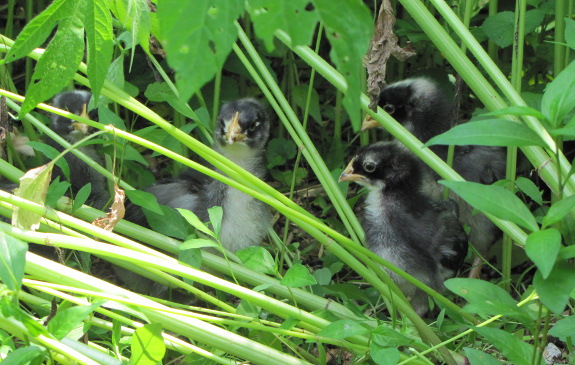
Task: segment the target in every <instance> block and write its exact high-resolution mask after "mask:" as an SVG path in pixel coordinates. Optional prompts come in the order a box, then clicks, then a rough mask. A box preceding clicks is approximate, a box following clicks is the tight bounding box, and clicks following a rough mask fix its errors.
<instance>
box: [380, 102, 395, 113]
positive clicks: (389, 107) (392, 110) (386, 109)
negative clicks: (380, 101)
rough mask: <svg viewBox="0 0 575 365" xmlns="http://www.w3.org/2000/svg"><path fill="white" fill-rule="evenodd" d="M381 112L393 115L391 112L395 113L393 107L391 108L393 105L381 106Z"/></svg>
mask: <svg viewBox="0 0 575 365" xmlns="http://www.w3.org/2000/svg"><path fill="white" fill-rule="evenodd" d="M383 110H385V112H386V113H387V114H390V115H391V114H393V112H395V106H393V104H385V105H384V106H383Z"/></svg>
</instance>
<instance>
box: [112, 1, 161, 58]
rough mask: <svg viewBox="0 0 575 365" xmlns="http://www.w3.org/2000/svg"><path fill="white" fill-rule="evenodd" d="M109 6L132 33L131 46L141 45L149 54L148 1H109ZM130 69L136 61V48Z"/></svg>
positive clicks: (149, 21) (149, 26) (149, 23)
mask: <svg viewBox="0 0 575 365" xmlns="http://www.w3.org/2000/svg"><path fill="white" fill-rule="evenodd" d="M107 3H108V6H109V8H110V10H111V11H112V13H114V15H115V16H116V18H117V19H118V20H119V21H120V22H121V23H122V24H123V25H124V26H125V27H126V28H127V29H128V30H129V31H130V33H131V36H132V37H131V38H132V39H131V44H132V45H135V44H136V43H139V44H140V46H141V47H142V49H143V50H144V51H145V52H146V53H149V48H150V44H149V39H150V29H151V20H150V8H149V5H148V2H147V1H146V0H107ZM131 50H132V56H131V59H130V69H131V68H132V63H133V61H134V47H131Z"/></svg>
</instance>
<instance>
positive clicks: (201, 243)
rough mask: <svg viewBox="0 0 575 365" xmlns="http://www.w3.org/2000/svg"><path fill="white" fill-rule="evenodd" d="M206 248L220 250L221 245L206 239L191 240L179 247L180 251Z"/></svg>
mask: <svg viewBox="0 0 575 365" xmlns="http://www.w3.org/2000/svg"><path fill="white" fill-rule="evenodd" d="M204 247H214V248H220V245H219V244H218V243H217V242H215V241H212V240H208V239H205V238H192V239H189V240H185V241H184V243H182V244H181V245H179V246H178V250H180V251H183V250H190V249H195V248H204Z"/></svg>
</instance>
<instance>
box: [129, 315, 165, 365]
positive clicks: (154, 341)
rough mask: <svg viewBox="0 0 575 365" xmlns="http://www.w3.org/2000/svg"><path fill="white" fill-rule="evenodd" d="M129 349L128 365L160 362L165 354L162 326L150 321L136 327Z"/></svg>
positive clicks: (153, 364) (149, 364)
mask: <svg viewBox="0 0 575 365" xmlns="http://www.w3.org/2000/svg"><path fill="white" fill-rule="evenodd" d="M131 350H132V356H131V357H130V365H156V364H157V363H158V362H160V361H161V360H162V359H163V358H164V355H165V354H166V345H165V344H164V339H163V337H162V326H161V325H160V324H158V323H150V324H146V325H145V326H143V327H140V328H138V329H136V331H135V332H134V336H132V347H131Z"/></svg>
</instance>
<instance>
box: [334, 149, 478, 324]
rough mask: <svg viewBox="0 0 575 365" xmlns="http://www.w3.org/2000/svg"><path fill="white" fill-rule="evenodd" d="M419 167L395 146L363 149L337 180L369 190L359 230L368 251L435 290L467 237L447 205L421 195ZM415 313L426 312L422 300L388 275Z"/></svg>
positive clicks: (450, 272) (453, 268)
mask: <svg viewBox="0 0 575 365" xmlns="http://www.w3.org/2000/svg"><path fill="white" fill-rule="evenodd" d="M423 169H424V166H423V164H422V163H421V162H420V161H419V160H418V159H417V158H416V157H415V156H414V155H413V154H412V153H411V152H409V151H408V150H407V149H405V147H403V146H402V145H400V144H399V143H397V142H379V143H375V144H372V145H370V146H367V147H365V148H363V149H362V150H360V151H359V153H358V154H357V155H356V156H355V157H354V158H353V159H352V160H351V162H350V163H349V165H348V166H347V168H346V169H345V170H344V172H343V173H342V174H341V176H340V178H339V181H340V182H341V181H353V182H355V183H357V184H359V185H362V186H365V187H366V188H367V190H368V194H367V197H366V199H365V208H364V214H363V220H362V226H363V228H364V230H365V241H366V243H367V246H368V248H369V249H370V250H371V251H373V252H374V253H376V254H377V255H379V256H381V257H382V258H384V259H386V260H387V261H389V262H390V263H392V264H393V265H395V266H397V267H399V268H400V269H402V270H403V271H405V272H407V273H409V274H411V275H412V276H414V277H415V278H417V279H418V280H419V281H421V282H423V283H425V284H426V285H428V286H429V287H431V288H433V289H434V290H436V291H443V289H444V285H443V282H444V281H445V280H446V279H448V278H450V277H453V276H454V274H455V273H456V272H457V270H458V269H459V267H460V266H461V264H462V263H463V260H464V258H465V254H466V252H467V235H466V234H465V231H464V230H463V228H462V227H461V224H460V223H459V221H458V219H457V215H456V212H455V211H454V209H453V208H454V207H452V206H451V205H450V202H440V203H438V202H435V201H434V200H432V199H430V197H429V196H427V195H425V194H424V193H423V192H422V185H423V183H424V181H423V171H422V170H423ZM390 275H391V277H392V279H393V280H394V281H395V282H396V283H397V285H398V286H399V287H400V288H401V290H402V291H403V292H404V294H405V295H406V296H407V297H409V298H411V303H412V305H413V307H414V309H415V311H416V312H417V313H418V314H419V315H420V316H422V315H424V314H425V313H426V312H427V311H428V305H427V295H426V294H425V293H424V292H423V291H422V290H421V289H418V288H417V287H415V286H414V285H412V284H410V283H408V282H407V281H406V280H405V279H403V278H402V277H400V276H398V275H396V274H394V273H392V272H390Z"/></svg>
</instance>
